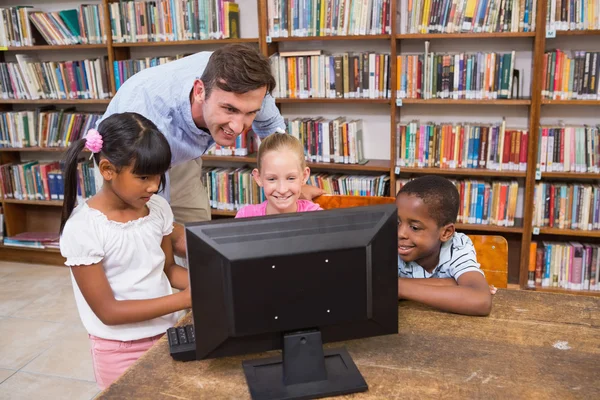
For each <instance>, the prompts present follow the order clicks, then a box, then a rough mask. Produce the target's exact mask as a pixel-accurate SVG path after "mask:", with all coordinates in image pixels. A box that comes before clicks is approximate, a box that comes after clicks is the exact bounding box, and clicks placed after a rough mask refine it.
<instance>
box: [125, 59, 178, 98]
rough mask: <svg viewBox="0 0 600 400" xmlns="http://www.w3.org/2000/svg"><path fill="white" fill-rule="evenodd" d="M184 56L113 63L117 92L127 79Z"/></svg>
mask: <svg viewBox="0 0 600 400" xmlns="http://www.w3.org/2000/svg"><path fill="white" fill-rule="evenodd" d="M186 55H187V54H177V55H175V56H162V57H145V58H141V59H137V60H120V61H113V72H114V75H115V86H116V89H117V90H119V89H120V88H121V86H122V85H123V84H124V83H125V81H126V80H127V79H129V78H131V77H132V76H133V75H134V74H137V73H138V72H140V71H142V70H144V69H146V68H151V67H155V66H157V65H163V64H167V63H169V62H171V61H175V60H179V59H180V58H183V57H185V56H186Z"/></svg>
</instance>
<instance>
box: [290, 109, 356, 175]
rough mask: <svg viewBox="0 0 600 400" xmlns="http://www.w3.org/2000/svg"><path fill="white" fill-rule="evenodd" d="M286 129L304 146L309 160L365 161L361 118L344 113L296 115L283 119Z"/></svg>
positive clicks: (353, 162)
mask: <svg viewBox="0 0 600 400" xmlns="http://www.w3.org/2000/svg"><path fill="white" fill-rule="evenodd" d="M285 123H286V125H287V131H288V132H289V133H290V134H291V135H293V136H294V137H296V138H298V139H299V140H300V142H301V143H302V145H303V146H304V155H305V158H306V160H307V161H310V162H324V163H328V162H333V163H341V164H362V163H365V162H366V160H365V157H364V149H363V121H362V120H360V119H359V120H349V121H347V120H346V118H345V117H338V118H335V119H325V118H321V117H318V118H296V119H293V120H287V119H286V121H285Z"/></svg>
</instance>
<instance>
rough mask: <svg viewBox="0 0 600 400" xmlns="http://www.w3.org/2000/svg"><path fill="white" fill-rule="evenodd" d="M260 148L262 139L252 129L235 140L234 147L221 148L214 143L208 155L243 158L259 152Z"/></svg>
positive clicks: (208, 150)
mask: <svg viewBox="0 0 600 400" xmlns="http://www.w3.org/2000/svg"><path fill="white" fill-rule="evenodd" d="M258 146H260V138H259V137H258V135H256V134H255V133H254V132H253V131H252V129H250V130H248V131H247V132H245V133H242V134H241V135H238V137H236V138H235V144H234V145H233V146H221V145H220V144H218V143H213V144H212V145H211V146H210V147H209V148H208V149H206V153H205V154H208V155H213V156H242V157H245V156H247V155H249V154H253V153H256V152H258Z"/></svg>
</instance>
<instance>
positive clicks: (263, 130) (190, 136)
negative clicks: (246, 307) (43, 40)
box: [99, 44, 322, 255]
mask: <svg viewBox="0 0 600 400" xmlns="http://www.w3.org/2000/svg"><path fill="white" fill-rule="evenodd" d="M274 87H275V78H273V75H272V74H271V67H270V63H269V60H268V59H267V58H266V57H264V56H263V55H262V54H261V53H260V52H259V51H258V50H257V49H255V48H253V47H250V46H246V45H241V44H232V45H226V46H223V47H221V48H220V49H218V50H216V51H214V52H201V53H196V54H193V55H190V56H187V57H184V58H182V59H180V60H177V61H173V62H170V63H168V64H164V65H160V66H156V67H152V68H148V69H145V70H143V71H140V72H138V73H137V74H135V75H134V76H132V77H131V78H129V79H128V80H127V81H126V82H125V83H124V84H123V85H122V86H121V88H120V89H119V91H118V92H117V94H116V95H115V97H114V98H113V99H112V100H111V102H110V104H109V105H108V108H107V109H106V112H105V113H104V115H103V117H102V118H103V119H104V118H106V117H108V116H109V115H111V114H114V113H121V112H137V113H139V114H141V115H143V116H145V117H146V118H148V119H150V120H151V121H152V122H154V123H155V124H156V126H157V127H158V128H159V129H160V130H161V131H162V132H163V134H164V135H165V136H166V138H167V140H168V141H169V144H170V145H171V152H172V154H173V157H172V167H173V169H172V171H171V173H170V176H169V177H167V187H166V188H165V190H164V191H163V192H162V193H161V195H162V196H164V197H165V198H167V200H171V206H172V207H173V211H174V214H175V218H176V220H178V221H179V222H188V221H200V220H205V219H209V218H210V207H209V205H208V194H207V191H206V188H205V187H203V185H202V183H201V165H202V164H201V159H200V156H202V154H204V152H205V151H206V150H207V149H208V148H209V147H210V146H211V145H212V144H213V143H214V142H216V143H218V144H220V145H222V146H232V145H234V144H235V139H236V137H237V136H238V135H240V134H241V133H242V132H246V131H247V130H248V129H250V128H252V129H253V131H254V132H255V133H256V134H258V135H259V136H260V137H266V136H267V135H270V134H272V133H275V132H285V129H286V126H285V123H284V120H283V117H282V116H281V114H280V113H279V110H278V109H277V107H276V105H275V100H274V99H273V97H271V91H272V90H273V88H274ZM99 122H100V121H99ZM184 163H185V165H183V164H184ZM321 193H322V191H321V190H320V189H318V188H316V187H314V186H306V189H305V191H304V192H303V197H306V198H308V199H312V198H314V197H316V196H318V195H320V194H321ZM174 203H177V204H174ZM178 208H181V209H183V210H184V212H180V213H179V214H180V215H178V212H177V211H181V210H178ZM178 217H179V218H178ZM173 236H174V243H173V248H174V251H175V253H176V254H178V255H183V254H185V235H184V231H183V226H182V225H179V224H177V223H176V224H175V229H174V231H173Z"/></svg>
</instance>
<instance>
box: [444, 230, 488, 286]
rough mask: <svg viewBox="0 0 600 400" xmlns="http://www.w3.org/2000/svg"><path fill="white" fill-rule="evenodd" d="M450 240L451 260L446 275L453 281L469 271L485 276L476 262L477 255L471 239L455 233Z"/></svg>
mask: <svg viewBox="0 0 600 400" xmlns="http://www.w3.org/2000/svg"><path fill="white" fill-rule="evenodd" d="M452 240H453V243H452V259H451V260H450V265H449V266H448V269H447V273H448V274H449V275H450V276H451V277H453V278H454V279H455V280H458V278H459V277H460V276H461V275H462V274H464V273H465V272H471V271H477V272H479V273H481V274H482V275H484V276H485V274H484V273H483V271H482V270H481V268H480V265H479V263H478V262H477V254H476V253H475V247H474V246H473V242H472V241H471V239H470V238H469V237H468V236H467V235H465V234H463V233H455V234H454V237H453V238H452Z"/></svg>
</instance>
